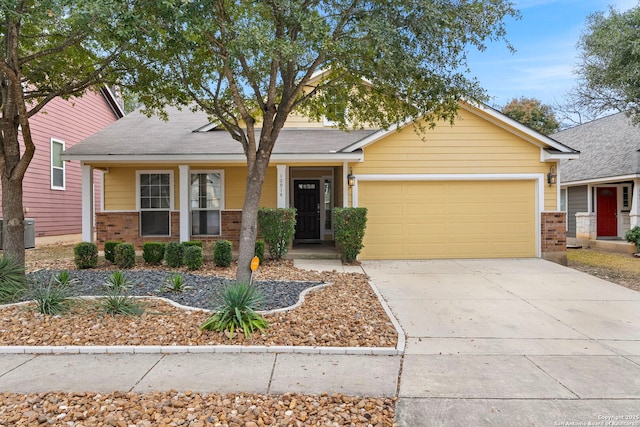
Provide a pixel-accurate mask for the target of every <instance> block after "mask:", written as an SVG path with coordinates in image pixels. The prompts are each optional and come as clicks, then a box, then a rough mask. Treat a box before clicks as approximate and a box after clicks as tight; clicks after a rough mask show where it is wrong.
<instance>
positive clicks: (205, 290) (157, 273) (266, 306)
mask: <svg viewBox="0 0 640 427" xmlns="http://www.w3.org/2000/svg"><path fill="white" fill-rule="evenodd" d="M58 272H59V270H38V271H35V272H31V273H29V274H28V275H27V277H28V279H30V281H34V280H41V281H44V282H45V283H46V282H48V281H49V280H50V278H51V277H52V276H54V275H55V274H57V273H58ZM112 273H113V272H112V271H105V270H102V271H100V270H98V271H96V270H75V271H72V276H73V277H74V278H76V279H78V280H79V283H77V284H75V285H73V286H72V287H70V289H69V290H70V291H71V294H72V295H73V296H100V295H105V292H106V291H107V288H106V286H105V282H106V281H107V279H108V278H109V276H110V275H111V274H112ZM173 273H174V272H173V271H171V270H165V269H161V268H157V269H153V270H152V269H147V270H133V271H125V272H124V274H125V276H126V278H127V280H128V281H129V282H130V283H131V285H132V286H131V288H130V289H129V290H128V293H129V294H130V295H132V296H159V297H163V298H167V299H170V300H172V301H175V302H177V303H178V304H181V305H185V306H189V307H194V308H204V309H207V310H213V309H215V308H216V307H217V306H218V305H219V303H220V296H221V293H222V291H223V290H224V288H225V286H227V285H228V284H230V283H231V282H232V281H231V280H230V279H227V278H223V277H216V276H211V275H199V274H194V273H186V272H182V273H179V274H180V275H181V276H182V277H183V279H184V281H185V285H186V286H188V287H189V289H186V290H184V291H182V292H169V291H166V290H164V285H165V284H167V279H168V278H169V277H170V276H171V274H173ZM253 284H254V286H255V287H256V288H257V289H258V290H259V291H260V292H261V293H262V295H263V297H264V301H263V305H262V306H261V307H260V309H261V310H273V309H277V308H285V307H290V306H292V305H294V304H296V303H297V302H298V300H299V297H300V294H301V293H302V292H303V291H304V290H305V289H308V288H310V287H313V286H318V285H321V284H322V282H298V281H276V280H261V281H254V282H253Z"/></svg>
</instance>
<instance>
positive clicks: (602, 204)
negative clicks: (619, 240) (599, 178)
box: [597, 187, 618, 237]
mask: <svg viewBox="0 0 640 427" xmlns="http://www.w3.org/2000/svg"><path fill="white" fill-rule="evenodd" d="M597 198H598V199H597V200H598V201H597V208H598V215H597V216H598V236H603V237H606V236H617V235H618V195H617V188H616V187H599V188H598V191H597Z"/></svg>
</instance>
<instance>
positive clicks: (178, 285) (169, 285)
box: [160, 273, 191, 292]
mask: <svg viewBox="0 0 640 427" xmlns="http://www.w3.org/2000/svg"><path fill="white" fill-rule="evenodd" d="M188 289H191V286H187V282H186V280H184V277H183V276H182V274H179V273H174V274H170V275H168V276H167V278H166V279H165V285H164V286H163V287H162V288H160V292H183V291H186V290H188Z"/></svg>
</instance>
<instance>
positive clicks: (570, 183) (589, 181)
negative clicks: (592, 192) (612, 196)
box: [560, 174, 640, 188]
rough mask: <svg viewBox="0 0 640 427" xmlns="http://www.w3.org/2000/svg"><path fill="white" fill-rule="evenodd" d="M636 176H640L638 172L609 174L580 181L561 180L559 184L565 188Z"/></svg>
mask: <svg viewBox="0 0 640 427" xmlns="http://www.w3.org/2000/svg"><path fill="white" fill-rule="evenodd" d="M637 178H640V174H633V175H619V176H610V177H606V178H593V179H583V180H580V181H568V182H562V181H561V182H560V186H561V187H563V188H565V187H575V186H578V185H587V184H607V183H611V182H618V181H630V180H633V179H637Z"/></svg>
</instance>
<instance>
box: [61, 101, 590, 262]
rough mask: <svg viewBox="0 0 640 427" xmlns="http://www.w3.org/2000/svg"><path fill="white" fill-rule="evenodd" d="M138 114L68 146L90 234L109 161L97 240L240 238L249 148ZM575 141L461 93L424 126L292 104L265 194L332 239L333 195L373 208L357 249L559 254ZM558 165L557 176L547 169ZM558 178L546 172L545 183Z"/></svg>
mask: <svg viewBox="0 0 640 427" xmlns="http://www.w3.org/2000/svg"><path fill="white" fill-rule="evenodd" d="M168 112H169V121H168V122H164V121H162V120H160V119H158V118H147V117H146V116H144V115H142V114H140V113H133V114H130V115H128V116H126V117H124V118H123V119H121V120H119V121H118V122H116V123H114V124H113V125H111V126H109V127H108V128H106V129H104V130H102V131H100V132H98V133H97V134H95V135H93V136H91V137H89V138H87V139H85V140H84V141H83V142H81V143H80V144H78V145H76V146H74V147H71V148H70V149H68V150H66V151H65V154H64V158H65V159H66V160H73V161H80V162H81V164H82V170H83V177H84V189H85V190H84V191H83V195H84V199H83V206H84V209H85V211H84V213H83V218H84V219H85V222H84V229H83V230H84V234H83V236H84V239H85V240H91V239H92V237H93V229H92V226H91V225H92V224H91V221H90V218H92V213H91V207H92V206H93V201H92V198H91V196H92V194H93V193H92V192H91V191H90V189H91V186H92V184H91V177H92V171H94V170H100V171H102V172H103V180H102V182H103V187H104V188H103V189H102V193H103V194H104V197H103V206H102V209H101V212H99V213H97V214H96V216H97V239H98V243H99V244H102V243H104V242H105V241H107V240H120V241H128V242H132V243H135V244H136V245H141V244H142V242H144V241H158V240H164V241H167V240H180V241H185V240H192V239H200V240H216V239H220V238H224V239H229V240H232V241H234V242H235V244H236V245H237V242H238V237H239V230H240V220H241V209H242V204H243V199H244V185H245V177H246V166H245V165H246V160H245V157H244V154H243V152H242V148H241V145H240V144H239V143H238V142H236V141H233V140H232V139H231V137H230V136H229V135H228V134H227V132H226V131H224V130H221V129H218V128H217V127H216V126H215V125H213V124H211V123H209V121H208V120H207V117H206V115H205V114H202V113H193V112H191V111H189V110H183V111H178V110H176V109H170V110H169V111H168ZM577 157H578V152H576V151H575V150H573V149H571V148H569V147H567V146H565V145H563V144H561V143H559V142H557V141H555V140H553V139H551V138H548V137H546V136H544V135H541V134H539V133H537V132H535V131H533V130H531V129H529V128H527V127H525V126H523V125H521V124H519V123H518V122H516V121H514V120H512V119H510V118H508V117H506V116H504V115H503V114H501V113H499V112H498V111H496V110H493V109H491V108H488V107H486V106H473V105H471V104H467V103H461V104H460V110H459V117H458V119H457V120H456V122H455V124H454V125H449V124H448V123H440V124H438V125H437V126H436V127H435V129H433V130H429V131H427V133H426V135H422V136H421V135H418V134H416V133H415V132H414V130H413V129H412V125H411V124H407V125H406V126H404V128H402V129H401V130H400V131H398V130H396V129H391V130H378V129H367V130H358V131H352V132H343V131H340V130H337V129H334V128H332V127H331V123H330V122H327V121H325V122H320V123H317V122H311V121H309V120H307V119H306V118H304V117H300V116H294V117H292V119H291V120H289V121H288V123H287V126H286V128H285V129H283V131H282V132H281V134H280V137H279V139H278V142H277V143H276V146H275V149H274V151H273V155H272V157H271V166H270V168H269V170H268V173H267V176H266V179H265V183H264V188H263V192H262V198H261V201H260V204H261V206H265V207H296V208H297V210H298V224H297V228H296V235H295V239H296V240H297V241H323V240H329V241H330V240H333V221H332V215H331V212H332V208H333V207H335V206H362V207H366V208H368V223H367V230H366V236H365V241H364V245H365V247H364V249H363V251H362V252H361V256H360V258H361V259H421V258H498V257H546V258H553V259H560V260H562V259H563V258H564V257H565V256H566V254H565V229H566V216H565V214H564V213H563V212H559V210H560V207H559V200H560V191H559V186H558V185H557V184H556V183H555V178H556V172H555V171H556V170H557V166H558V162H559V160H561V159H575V158H577ZM550 178H552V179H550ZM549 181H551V183H549Z"/></svg>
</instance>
